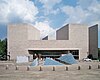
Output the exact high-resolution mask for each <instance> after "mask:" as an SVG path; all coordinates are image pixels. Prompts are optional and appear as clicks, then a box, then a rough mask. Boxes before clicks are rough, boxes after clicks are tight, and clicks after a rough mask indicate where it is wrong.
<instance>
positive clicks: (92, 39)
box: [89, 25, 98, 58]
mask: <svg viewBox="0 0 100 80" xmlns="http://www.w3.org/2000/svg"><path fill="white" fill-rule="evenodd" d="M89 53H90V54H92V55H93V58H98V25H94V26H91V27H90V28H89Z"/></svg>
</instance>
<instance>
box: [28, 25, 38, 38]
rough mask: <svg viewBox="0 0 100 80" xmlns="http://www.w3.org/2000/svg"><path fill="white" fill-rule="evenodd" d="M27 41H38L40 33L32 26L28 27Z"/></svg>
mask: <svg viewBox="0 0 100 80" xmlns="http://www.w3.org/2000/svg"><path fill="white" fill-rule="evenodd" d="M27 28H28V40H40V31H39V30H38V29H36V28H35V27H33V26H32V25H28V26H27Z"/></svg>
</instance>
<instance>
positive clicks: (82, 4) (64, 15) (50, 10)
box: [0, 0, 100, 48]
mask: <svg viewBox="0 0 100 80" xmlns="http://www.w3.org/2000/svg"><path fill="white" fill-rule="evenodd" d="M11 23H30V24H32V25H33V26H34V27H36V28H37V29H39V30H40V31H41V37H44V36H46V35H53V34H54V33H55V31H56V30H57V29H59V28H60V27H62V26H64V25H66V24H70V23H78V24H86V25H88V26H91V25H95V24H98V25H99V29H98V47H99V48H100V0H0V39H4V38H5V37H7V25H8V24H11ZM50 33H52V34H50Z"/></svg>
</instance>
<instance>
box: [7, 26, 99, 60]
mask: <svg viewBox="0 0 100 80" xmlns="http://www.w3.org/2000/svg"><path fill="white" fill-rule="evenodd" d="M69 51H70V52H71V53H72V54H73V55H74V57H75V58H76V59H83V58H86V57H87V56H88V55H89V54H92V55H93V58H97V57H98V25H94V26H92V27H88V26H87V25H81V24H68V25H65V26H64V27H62V28H60V29H58V30H57V31H56V40H48V36H46V37H45V38H43V40H40V31H39V30H37V29H36V28H35V27H33V26H32V25H30V24H10V25H8V54H10V56H11V59H12V60H14V59H16V57H17V56H27V57H30V58H31V57H34V54H41V56H42V57H46V56H47V57H59V56H60V55H61V54H66V53H68V52H69Z"/></svg>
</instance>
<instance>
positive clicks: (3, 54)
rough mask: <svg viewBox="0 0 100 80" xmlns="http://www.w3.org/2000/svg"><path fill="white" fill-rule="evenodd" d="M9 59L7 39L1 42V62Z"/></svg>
mask: <svg viewBox="0 0 100 80" xmlns="http://www.w3.org/2000/svg"><path fill="white" fill-rule="evenodd" d="M6 59H7V38H5V39H4V40H0V60H6Z"/></svg>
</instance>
